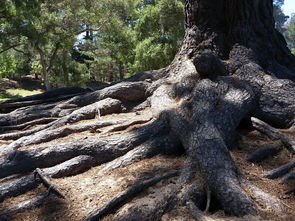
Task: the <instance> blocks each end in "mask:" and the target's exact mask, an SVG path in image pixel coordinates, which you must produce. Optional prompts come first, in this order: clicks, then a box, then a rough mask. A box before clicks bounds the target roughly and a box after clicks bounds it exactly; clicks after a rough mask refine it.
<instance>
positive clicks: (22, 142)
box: [2, 119, 148, 153]
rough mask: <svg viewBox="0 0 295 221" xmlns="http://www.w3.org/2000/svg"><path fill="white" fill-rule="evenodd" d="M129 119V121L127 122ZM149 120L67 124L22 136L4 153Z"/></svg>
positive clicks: (113, 129)
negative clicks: (83, 133)
mask: <svg viewBox="0 0 295 221" xmlns="http://www.w3.org/2000/svg"><path fill="white" fill-rule="evenodd" d="M126 121H127V123H125V122H126ZM146 122H148V120H136V119H135V120H129V122H128V120H127V119H120V120H106V121H97V122H94V123H87V124H78V125H70V126H65V127H61V128H57V129H50V128H48V129H47V130H43V131H40V132H38V133H36V134H34V135H32V136H29V137H22V138H20V139H18V140H16V141H14V142H12V143H11V144H9V145H8V146H7V147H6V148H5V150H4V151H3V152H2V153H5V152H7V153H11V152H13V151H14V150H15V149H16V148H18V147H21V146H27V145H32V144H39V143H43V142H48V141H51V140H54V139H57V138H61V137H65V136H68V135H70V134H74V133H79V132H83V131H87V130H89V131H91V132H95V131H96V130H97V129H99V128H102V127H106V126H111V125H120V124H123V123H125V125H121V126H116V127H113V128H112V129H110V130H109V131H115V130H120V129H124V128H125V129H126V128H127V127H129V126H131V125H134V124H142V123H146Z"/></svg>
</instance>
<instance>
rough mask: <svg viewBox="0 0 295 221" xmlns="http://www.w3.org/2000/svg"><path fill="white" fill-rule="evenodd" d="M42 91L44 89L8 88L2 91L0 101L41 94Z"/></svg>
mask: <svg viewBox="0 0 295 221" xmlns="http://www.w3.org/2000/svg"><path fill="white" fill-rule="evenodd" d="M42 92H43V91H42V90H33V91H29V90H24V89H16V88H11V89H6V90H3V91H0V101H1V100H2V101H3V100H9V99H16V98H21V97H26V96H30V95H35V94H40V93H42Z"/></svg>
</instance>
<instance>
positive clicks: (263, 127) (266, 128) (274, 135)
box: [251, 117, 295, 153]
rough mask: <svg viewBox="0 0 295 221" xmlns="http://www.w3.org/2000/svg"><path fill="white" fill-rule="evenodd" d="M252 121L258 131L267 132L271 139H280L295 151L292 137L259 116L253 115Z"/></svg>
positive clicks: (289, 148)
mask: <svg viewBox="0 0 295 221" xmlns="http://www.w3.org/2000/svg"><path fill="white" fill-rule="evenodd" d="M251 121H252V124H253V127H255V128H256V129H257V130H258V131H260V132H261V133H264V134H266V135H267V136H268V137H269V138H271V139H275V140H280V141H281V142H282V144H283V145H284V146H285V147H286V148H287V149H288V150H289V151H290V152H291V153H295V141H294V140H293V139H292V138H290V137H289V136H287V135H286V134H283V133H281V132H280V131H278V130H277V129H275V128H273V127H272V126H270V125H269V124H267V123H265V122H263V121H261V120H259V119H257V118H254V117H252V118H251Z"/></svg>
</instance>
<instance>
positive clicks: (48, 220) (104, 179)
mask: <svg viewBox="0 0 295 221" xmlns="http://www.w3.org/2000/svg"><path fill="white" fill-rule="evenodd" d="M3 82H4V83H3ZM23 86H24V85H23ZM17 87H21V84H20V82H18V81H13V80H8V79H7V80H5V79H4V80H2V81H0V89H5V88H17ZM28 87H30V86H28ZM131 115H132V116H131ZM128 117H132V118H135V117H138V118H140V117H141V118H142V119H149V118H150V117H151V116H150V112H149V110H145V111H142V112H140V113H136V114H135V113H132V114H126V113H125V114H113V115H108V116H105V117H103V118H104V119H119V118H128ZM95 120H98V119H95ZM89 121H93V120H87V121H80V122H78V123H76V124H81V123H86V122H89ZM136 126H140V125H135V126H132V127H131V128H128V129H126V131H128V130H131V129H132V128H133V127H136ZM108 129H109V128H108V127H106V128H101V129H100V131H101V132H104V131H105V132H106V133H105V134H104V135H102V134H96V133H92V132H89V131H86V132H82V133H79V134H75V135H70V136H67V137H63V138H60V139H57V140H53V141H51V142H48V143H42V144H38V145H34V146H27V147H22V148H20V150H24V149H30V148H40V150H42V149H43V148H45V147H46V146H48V145H56V144H59V143H62V142H68V141H75V140H81V139H85V138H97V139H99V137H100V136H108V135H110V133H107V131H108ZM284 132H286V131H284ZM112 134H113V133H112ZM288 134H289V136H292V137H293V138H294V139H295V132H292V133H288ZM239 138H240V139H239V141H238V142H237V144H236V146H235V147H234V149H233V150H232V152H231V155H232V158H233V159H234V161H235V162H236V164H237V165H238V167H239V168H240V170H241V172H242V174H244V175H245V177H246V178H247V179H248V180H249V181H251V182H252V183H253V184H255V185H257V186H258V187H259V188H261V189H262V190H264V191H265V192H267V193H269V194H270V195H272V196H274V197H275V198H276V199H277V200H279V201H280V202H281V203H283V204H284V205H285V209H286V211H285V213H284V214H283V215H280V216H277V215H274V214H273V212H272V210H271V208H263V206H261V205H258V206H259V210H260V214H259V216H256V217H253V216H251V217H249V216H248V217H243V218H236V217H228V216H226V215H225V214H224V213H223V212H222V211H220V210H211V211H210V212H209V213H208V214H207V215H208V217H210V218H212V219H213V220H218V221H222V220H223V221H252V220H253V221H256V220H257V221H258V220H274V221H276V220H277V221H281V220H285V221H293V220H294V221H295V195H294V194H291V195H287V194H285V192H286V191H288V190H290V189H291V188H292V187H294V185H295V182H294V183H291V184H290V183H289V184H282V185H281V184H278V180H279V179H274V180H270V179H267V178H265V174H266V173H267V172H268V171H270V170H272V169H274V168H276V167H278V166H280V165H282V164H284V163H287V162H289V161H290V160H291V159H292V158H293V157H294V156H292V155H291V154H290V153H289V152H288V151H287V150H285V149H284V148H283V147H282V148H283V150H282V151H281V152H280V153H279V154H278V155H277V156H275V157H272V158H269V159H266V160H265V161H263V162H262V163H257V164H253V163H250V162H248V161H247V160H246V158H247V156H248V155H249V154H250V153H252V152H253V151H254V150H255V149H256V148H257V147H258V146H261V145H263V144H271V143H273V142H274V141H272V140H270V139H269V138H268V137H267V136H265V135H263V134H261V133H260V132H258V131H256V130H240V131H239ZM10 142H11V141H0V148H4V147H5V146H6V145H7V144H9V143H10ZM184 160H185V156H175V157H171V156H162V155H159V156H155V157H152V158H150V159H145V160H142V161H139V162H137V163H134V164H132V165H129V166H127V167H124V168H118V169H114V170H111V171H108V172H102V171H101V169H102V168H104V167H105V164H103V165H100V166H97V167H93V168H91V169H90V170H88V171H86V172H84V173H82V174H79V175H76V176H71V177H66V178H59V179H50V180H51V181H52V183H54V185H55V186H57V187H58V188H59V189H60V190H61V191H62V192H63V193H64V194H65V196H66V199H64V200H61V199H57V198H52V199H51V200H48V201H47V202H46V203H45V204H44V205H43V206H41V207H40V208H37V209H34V210H30V211H26V212H23V213H19V214H17V215H15V216H14V217H12V219H11V220H15V221H52V220H58V221H80V220H83V219H84V218H85V217H86V216H87V215H88V214H89V212H91V211H93V210H95V209H96V208H98V207H99V206H101V205H103V204H104V203H106V202H108V201H109V200H110V199H112V197H114V196H115V195H116V194H118V193H120V192H122V191H123V190H125V189H126V188H127V187H129V186H131V185H133V184H136V183H139V182H141V181H142V180H145V179H148V178H151V177H153V176H155V175H159V174H163V173H164V172H168V171H171V170H175V169H180V168H182V166H183V165H184ZM176 179H177V177H176V178H171V179H168V180H163V181H161V182H159V183H158V184H156V185H155V186H152V187H150V188H148V189H147V190H145V191H144V192H142V193H141V194H139V195H138V196H137V197H135V198H133V199H129V200H128V202H126V203H127V204H126V205H124V206H122V207H121V208H118V210H117V211H115V212H114V214H111V215H109V216H107V217H105V218H104V219H103V220H104V221H110V220H113V217H115V216H119V215H120V214H121V213H124V211H125V210H128V207H130V206H131V205H133V204H136V203H138V204H140V205H144V206H146V205H149V206H151V202H152V200H150V199H151V198H156V197H161V195H162V194H164V193H166V192H167V191H168V190H169V188H170V186H171V185H173V184H174V183H175V180H176ZM7 181H9V179H2V180H1V179H0V185H1V184H3V183H5V182H7ZM46 192H47V189H46V188H45V187H43V186H42V185H40V186H39V187H38V188H37V189H35V190H33V191H30V192H28V193H26V194H23V195H20V196H18V197H13V198H9V199H6V200H5V201H4V202H2V203H0V211H5V210H7V209H9V208H12V207H14V206H16V205H17V204H18V203H20V202H22V201H24V200H28V199H30V198H33V197H34V196H37V195H38V194H40V193H46ZM138 220H140V217H138ZM170 220H173V221H187V220H188V221H189V220H194V219H193V218H192V217H191V216H190V214H189V212H188V211H187V209H186V208H185V207H180V208H177V209H175V210H172V211H170V212H168V213H166V214H165V215H164V216H163V217H162V221H170Z"/></svg>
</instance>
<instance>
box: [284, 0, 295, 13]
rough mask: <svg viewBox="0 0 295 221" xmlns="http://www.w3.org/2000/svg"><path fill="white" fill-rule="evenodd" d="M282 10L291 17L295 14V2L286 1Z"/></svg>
mask: <svg viewBox="0 0 295 221" xmlns="http://www.w3.org/2000/svg"><path fill="white" fill-rule="evenodd" d="M282 9H283V12H284V14H285V15H288V16H291V14H292V13H295V0H285V4H284V5H283V7H282Z"/></svg>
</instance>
